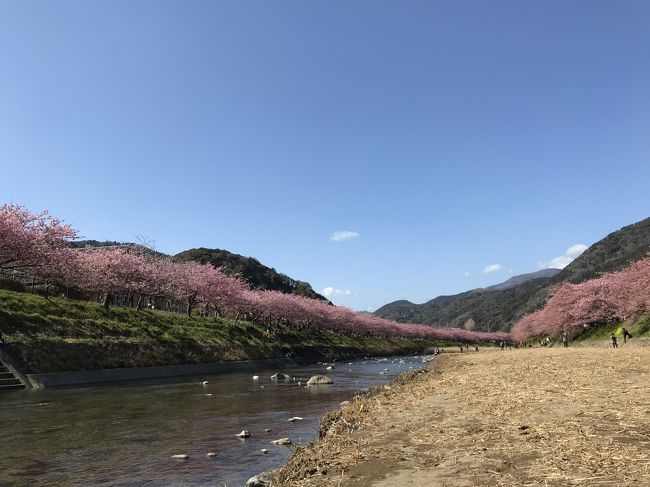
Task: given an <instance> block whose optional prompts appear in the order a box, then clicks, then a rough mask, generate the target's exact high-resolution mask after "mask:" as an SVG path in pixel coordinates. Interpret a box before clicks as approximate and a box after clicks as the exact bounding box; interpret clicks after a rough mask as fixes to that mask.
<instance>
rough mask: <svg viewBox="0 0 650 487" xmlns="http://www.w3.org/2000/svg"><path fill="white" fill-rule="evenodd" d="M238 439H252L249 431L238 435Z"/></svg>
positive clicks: (243, 431)
mask: <svg viewBox="0 0 650 487" xmlns="http://www.w3.org/2000/svg"><path fill="white" fill-rule="evenodd" d="M236 436H237V438H250V437H251V434H250V433H249V432H248V430H242V431H241V433H239V434H237V435H236Z"/></svg>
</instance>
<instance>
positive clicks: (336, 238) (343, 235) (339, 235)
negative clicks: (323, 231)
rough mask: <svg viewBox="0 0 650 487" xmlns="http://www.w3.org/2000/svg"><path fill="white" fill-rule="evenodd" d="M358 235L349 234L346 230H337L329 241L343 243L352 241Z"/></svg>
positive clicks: (355, 233) (356, 233) (354, 233)
mask: <svg viewBox="0 0 650 487" xmlns="http://www.w3.org/2000/svg"><path fill="white" fill-rule="evenodd" d="M359 237H360V235H359V233H358V232H350V231H348V230H339V231H338V232H334V233H333V234H332V235H330V240H331V241H332V242H344V241H345V240H352V239H354V238H359Z"/></svg>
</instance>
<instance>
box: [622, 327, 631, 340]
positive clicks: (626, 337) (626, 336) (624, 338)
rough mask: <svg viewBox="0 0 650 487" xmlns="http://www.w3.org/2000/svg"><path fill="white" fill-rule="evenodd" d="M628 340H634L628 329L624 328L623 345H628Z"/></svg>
mask: <svg viewBox="0 0 650 487" xmlns="http://www.w3.org/2000/svg"><path fill="white" fill-rule="evenodd" d="M628 338H632V335H630V332H629V331H627V328H625V327H623V343H627V339H628Z"/></svg>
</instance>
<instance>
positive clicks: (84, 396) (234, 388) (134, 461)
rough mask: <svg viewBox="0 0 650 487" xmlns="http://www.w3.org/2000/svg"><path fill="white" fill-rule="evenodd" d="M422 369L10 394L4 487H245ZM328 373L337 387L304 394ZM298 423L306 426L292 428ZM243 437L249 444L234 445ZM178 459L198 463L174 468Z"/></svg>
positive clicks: (0, 405) (369, 365)
mask: <svg viewBox="0 0 650 487" xmlns="http://www.w3.org/2000/svg"><path fill="white" fill-rule="evenodd" d="M421 362H422V361H421V359H420V358H419V357H403V358H390V359H388V360H386V359H384V360H383V361H377V360H373V359H370V360H365V361H356V362H353V363H350V364H348V363H337V364H336V368H335V369H334V370H332V371H326V370H325V367H324V366H323V365H314V366H307V367H299V368H291V369H286V370H284V371H282V372H285V373H287V374H288V375H290V376H292V377H295V380H293V379H292V380H287V381H273V380H271V378H270V377H271V375H272V374H273V373H274V372H276V371H274V370H260V371H258V372H254V373H232V374H221V375H216V376H206V377H195V378H192V379H184V382H174V383H165V384H142V383H137V384H129V385H119V386H101V387H88V388H77V389H46V390H31V391H30V390H22V391H14V392H3V393H2V394H0V486H2V487H4V486H30V487H38V486H84V487H85V486H111V487H112V486H204V485H206V486H207V485H209V486H220V487H222V486H224V485H227V486H228V487H239V486H242V485H244V484H245V483H246V480H247V479H248V478H249V477H251V476H253V475H255V474H257V473H260V472H262V471H265V470H270V469H273V468H277V467H279V466H280V465H281V464H282V463H283V462H284V461H285V460H286V459H287V457H288V456H289V455H290V453H291V447H286V446H276V445H273V444H271V440H275V439H278V438H282V437H289V438H290V439H291V440H292V441H293V442H294V443H307V442H309V441H312V440H314V439H315V438H316V437H317V434H318V426H319V423H320V420H321V418H322V417H323V415H324V414H325V412H327V411H329V410H332V409H335V408H337V407H338V404H339V403H340V402H341V401H344V400H348V399H351V398H352V396H353V395H354V391H356V390H358V389H361V388H364V387H369V386H374V385H378V384H384V383H386V382H388V380H389V379H390V378H392V377H394V376H395V375H397V374H399V373H401V372H403V371H405V370H408V369H409V368H414V367H418V366H420V365H421ZM384 369H388V371H385V370H384ZM323 373H327V374H328V375H331V377H332V379H333V380H334V384H332V385H328V386H318V387H309V388H307V387H305V385H304V384H305V382H306V380H307V379H308V378H309V377H310V376H312V375H314V374H323ZM253 375H258V376H259V380H253V379H252V376H253ZM206 380H207V381H208V384H205V385H203V384H202V382H203V381H206ZM299 382H302V384H301V385H299ZM293 416H299V417H302V418H303V420H302V421H296V422H289V421H288V419H289V418H291V417H293ZM243 429H246V430H248V431H249V432H250V434H251V437H250V438H248V439H245V440H242V439H239V438H237V437H236V436H235V435H236V434H237V433H239V432H240V431H241V430H243ZM266 429H270V430H271V431H265V430H266ZM263 448H266V449H267V450H268V453H267V454H264V453H262V452H261V451H260V450H261V449H263ZM208 452H214V453H216V456H214V457H207V453H208ZM176 454H187V455H189V459H188V460H175V459H172V458H171V457H172V455H176Z"/></svg>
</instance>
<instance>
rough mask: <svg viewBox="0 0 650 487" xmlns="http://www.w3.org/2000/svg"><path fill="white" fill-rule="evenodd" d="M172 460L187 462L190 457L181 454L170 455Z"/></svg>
mask: <svg viewBox="0 0 650 487" xmlns="http://www.w3.org/2000/svg"><path fill="white" fill-rule="evenodd" d="M172 458H173V459H174V460H189V458H190V456H189V455H188V454H187V453H181V454H179V455H172Z"/></svg>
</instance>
